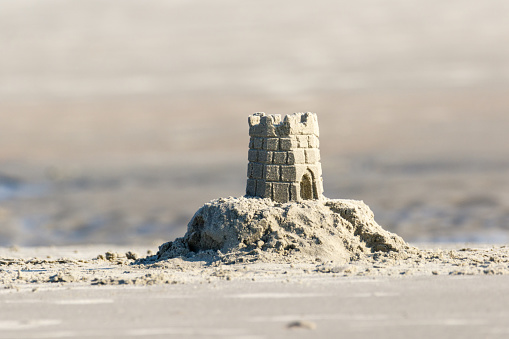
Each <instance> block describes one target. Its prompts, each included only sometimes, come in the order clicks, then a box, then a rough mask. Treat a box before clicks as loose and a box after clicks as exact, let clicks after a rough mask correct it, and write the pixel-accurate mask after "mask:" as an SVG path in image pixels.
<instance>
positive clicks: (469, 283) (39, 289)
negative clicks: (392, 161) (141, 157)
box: [0, 244, 509, 338]
mask: <svg viewBox="0 0 509 339" xmlns="http://www.w3.org/2000/svg"><path fill="white" fill-rule="evenodd" d="M415 245H416V246H418V247H420V248H421V249H423V250H425V251H428V252H432V251H435V253H441V254H440V256H441V259H438V256H437V259H435V260H429V259H428V260H425V259H417V260H416V258H413V259H412V260H408V261H401V262H399V263H394V262H392V263H388V262H383V261H380V262H379V263H378V264H374V265H363V264H356V263H355V262H351V263H349V264H348V265H341V266H334V265H333V263H322V262H315V263H308V264H305V263H301V264H296V265H293V264H271V263H261V264H260V263H249V262H245V263H238V264H230V265H224V264H220V263H215V264H205V263H203V262H192V261H186V260H182V259H174V260H170V261H163V262H159V263H156V264H151V265H146V266H145V265H140V264H138V263H137V262H136V261H135V260H132V259H127V258H126V257H125V253H126V252H131V254H130V255H133V254H132V253H134V252H137V253H140V254H146V251H147V249H146V248H141V247H140V248H131V247H115V246H104V245H103V246H73V247H39V248H0V258H2V259H1V261H2V263H1V266H0V267H1V268H0V280H2V281H3V284H2V286H3V288H2V289H0V304H1V305H2V307H0V319H1V320H0V328H1V331H0V338H57V337H58V338H86V337H92V336H93V337H138V336H144V337H156V338H157V337H165V336H168V335H170V336H171V335H173V336H179V337H184V338H187V337H190V338H192V337H207V338H208V337H221V338H274V337H278V338H279V337H301V336H302V337H331V336H333V337H338V336H349V337H353V338H357V337H359V338H361V337H367V336H370V337H371V336H376V337H379V338H394V337H398V338H399V337H401V338H403V337H416V338H424V337H429V336H430V335H435V336H439V337H444V336H447V337H466V338H475V337H485V338H492V337H504V336H506V335H507V333H508V332H509V326H508V325H507V321H506V320H507V315H508V313H509V308H508V306H507V305H508V301H509V300H508V295H509V290H508V286H509V280H508V275H507V273H509V248H507V247H505V246H493V245H479V244H476V245H471V244H454V245H452V244H450V245H445V244H444V245H442V246H440V248H441V249H440V250H437V249H436V247H435V248H432V247H433V246H432V245H429V244H428V245H426V244H415ZM152 251H154V249H152ZM107 253H108V254H107ZM114 253H116V254H117V255H115V254H114ZM99 255H102V256H103V257H105V258H106V257H108V258H109V259H110V260H104V259H95V258H97V257H98V256H99Z"/></svg>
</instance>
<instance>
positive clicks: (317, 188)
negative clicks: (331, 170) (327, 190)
mask: <svg viewBox="0 0 509 339" xmlns="http://www.w3.org/2000/svg"><path fill="white" fill-rule="evenodd" d="M318 134H319V132H318V119H317V116H316V114H315V113H309V112H307V113H294V114H291V115H287V116H285V118H284V119H283V120H282V119H281V115H279V114H275V115H266V114H265V113H255V114H253V115H251V116H249V135H250V137H251V139H250V142H249V156H248V158H249V165H248V172H247V177H248V179H247V187H246V195H247V196H254V197H261V198H270V199H272V200H274V201H277V202H281V203H285V202H288V201H302V200H316V199H320V198H321V197H322V194H323V181H322V165H321V164H320V151H319V149H318V145H319V142H318Z"/></svg>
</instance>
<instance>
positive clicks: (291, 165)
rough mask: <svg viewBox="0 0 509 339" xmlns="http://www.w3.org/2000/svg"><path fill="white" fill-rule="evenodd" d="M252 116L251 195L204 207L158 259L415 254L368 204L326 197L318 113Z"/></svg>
mask: <svg viewBox="0 0 509 339" xmlns="http://www.w3.org/2000/svg"><path fill="white" fill-rule="evenodd" d="M248 120H249V135H250V142H249V156H248V158H249V164H248V179H247V186H246V196H244V197H240V198H235V197H229V198H218V199H215V200H212V201H210V202H208V203H206V204H205V205H203V206H202V207H201V208H200V209H199V210H198V211H197V212H196V213H195V214H194V216H193V218H192V219H191V220H190V221H189V224H188V225H187V232H186V234H185V235H184V236H183V237H182V238H177V239H175V240H174V241H171V242H167V243H164V244H163V245H161V246H160V247H159V251H158V253H157V258H158V259H169V258H175V257H185V258H195V255H197V257H196V258H199V259H196V260H222V261H224V262H228V263H230V262H245V261H254V260H261V261H269V262H301V261H304V262H306V261H311V262H315V261H316V260H317V258H319V260H325V261H327V260H334V261H336V262H348V261H351V260H360V259H361V258H365V257H366V255H368V254H369V253H373V252H394V253H398V252H401V251H407V252H408V251H412V250H411V249H410V247H409V246H408V245H407V244H406V243H405V241H404V240H403V239H401V238H400V237H399V236H397V235H396V234H393V233H390V232H387V231H385V230H384V229H383V228H382V227H380V226H379V225H378V224H377V223H376V222H375V220H374V215H373V212H372V211H371V210H370V209H369V207H368V206H367V205H366V204H364V203H363V202H362V201H355V200H345V199H328V198H326V197H324V196H323V182H322V169H321V167H322V166H321V164H320V152H319V150H318V146H319V145H318V135H319V132H318V119H317V116H316V114H314V113H294V114H290V115H287V116H285V118H284V119H281V116H280V115H266V114H265V113H255V114H253V115H251V116H250V117H249V119H248ZM193 260H194V259H193Z"/></svg>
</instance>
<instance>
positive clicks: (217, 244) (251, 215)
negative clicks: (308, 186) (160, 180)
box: [157, 197, 417, 262]
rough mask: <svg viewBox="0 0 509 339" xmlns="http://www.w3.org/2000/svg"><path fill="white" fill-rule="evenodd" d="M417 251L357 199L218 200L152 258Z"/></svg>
mask: <svg viewBox="0 0 509 339" xmlns="http://www.w3.org/2000/svg"><path fill="white" fill-rule="evenodd" d="M415 251H417V249H415V248H413V247H411V246H409V245H408V244H407V243H405V241H404V240H403V239H402V238H401V237H399V236H397V235H396V234H393V233H390V232H387V231H385V230H384V229H383V228H382V227H380V226H379V225H378V224H377V223H376V222H375V220H374V215H373V212H372V211H371V210H370V209H369V207H368V206H367V205H366V204H364V203H363V202H362V201H355V200H332V199H327V198H322V199H321V200H308V201H304V202H299V203H296V202H291V203H286V204H279V203H276V202H274V201H272V200H270V199H261V198H246V197H243V198H232V197H230V198H220V199H216V200H213V201H211V202H209V203H207V204H205V205H204V206H203V207H201V208H200V209H199V210H198V211H197V212H196V214H195V215H194V216H193V218H192V219H191V221H190V222H189V224H188V230H187V233H186V234H185V235H184V237H182V238H178V239H176V240H175V241H173V242H168V243H165V244H163V245H161V246H160V247H159V252H158V253H157V257H158V259H170V258H175V257H186V258H194V257H196V256H197V257H196V259H200V260H217V259H221V260H223V261H233V262H245V261H256V260H261V261H269V262H289V261H291V262H295V261H299V262H309V261H316V260H319V261H335V262H348V261H352V260H362V259H363V258H366V256H367V255H369V254H372V253H374V252H385V253H388V252H391V253H394V255H396V256H397V255H402V256H407V254H408V253H410V252H412V253H413V252H415Z"/></svg>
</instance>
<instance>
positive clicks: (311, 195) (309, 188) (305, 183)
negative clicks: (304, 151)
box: [300, 170, 317, 200]
mask: <svg viewBox="0 0 509 339" xmlns="http://www.w3.org/2000/svg"><path fill="white" fill-rule="evenodd" d="M300 197H301V199H302V200H314V199H316V198H317V194H316V185H315V179H314V176H313V173H312V172H311V171H310V170H307V171H306V173H304V175H303V176H302V179H301V180H300Z"/></svg>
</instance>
